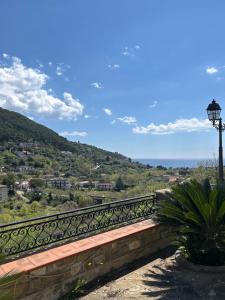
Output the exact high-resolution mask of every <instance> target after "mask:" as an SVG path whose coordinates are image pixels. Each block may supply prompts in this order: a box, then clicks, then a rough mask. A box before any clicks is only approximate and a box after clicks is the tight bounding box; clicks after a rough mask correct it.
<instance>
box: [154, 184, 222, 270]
mask: <svg viewBox="0 0 225 300" xmlns="http://www.w3.org/2000/svg"><path fill="white" fill-rule="evenodd" d="M159 218H160V220H161V221H162V222H164V223H166V224H170V225H174V226H178V232H177V234H178V243H179V245H180V246H181V247H182V249H183V252H184V254H185V255H186V256H187V257H188V259H189V260H191V261H192V262H194V263H197V264H201V265H214V266H215V265H224V264H225V190H224V188H222V187H219V186H217V187H216V188H215V189H213V190H212V189H211V186H210V184H209V181H208V180H204V182H203V183H202V184H200V183H199V182H197V181H196V180H193V181H191V182H190V183H185V184H183V185H180V186H177V187H175V188H174V189H173V193H172V199H171V200H170V201H168V200H167V201H164V202H163V203H162V205H161V208H160V212H159Z"/></svg>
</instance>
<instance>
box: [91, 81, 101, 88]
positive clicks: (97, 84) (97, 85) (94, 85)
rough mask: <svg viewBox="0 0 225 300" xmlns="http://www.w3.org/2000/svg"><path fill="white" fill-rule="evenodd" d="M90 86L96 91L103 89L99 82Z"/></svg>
mask: <svg viewBox="0 0 225 300" xmlns="http://www.w3.org/2000/svg"><path fill="white" fill-rule="evenodd" d="M91 86H93V87H94V88H96V89H102V88H103V86H102V84H101V83H100V82H92V83H91Z"/></svg>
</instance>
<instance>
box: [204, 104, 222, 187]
mask: <svg viewBox="0 0 225 300" xmlns="http://www.w3.org/2000/svg"><path fill="white" fill-rule="evenodd" d="M206 110H207V114H208V118H209V121H211V122H212V125H213V127H215V128H216V129H217V130H218V131H219V183H220V184H223V182H224V179H223V146H222V132H223V130H224V129H225V124H224V123H222V118H221V117H220V113H221V107H220V105H219V104H218V103H217V102H216V101H215V100H214V99H213V101H212V102H211V103H210V104H209V105H208V107H207V109H206Z"/></svg>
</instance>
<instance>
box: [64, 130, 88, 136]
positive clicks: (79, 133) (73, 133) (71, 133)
mask: <svg viewBox="0 0 225 300" xmlns="http://www.w3.org/2000/svg"><path fill="white" fill-rule="evenodd" d="M59 134H60V135H61V136H64V137H67V136H69V137H73V136H81V137H85V136H87V135H88V133H87V132H86V131H63V132H60V133H59Z"/></svg>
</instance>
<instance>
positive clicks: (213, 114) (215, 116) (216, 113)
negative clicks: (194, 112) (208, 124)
mask: <svg viewBox="0 0 225 300" xmlns="http://www.w3.org/2000/svg"><path fill="white" fill-rule="evenodd" d="M220 112H221V110H208V118H209V120H210V121H215V120H219V118H220Z"/></svg>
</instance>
